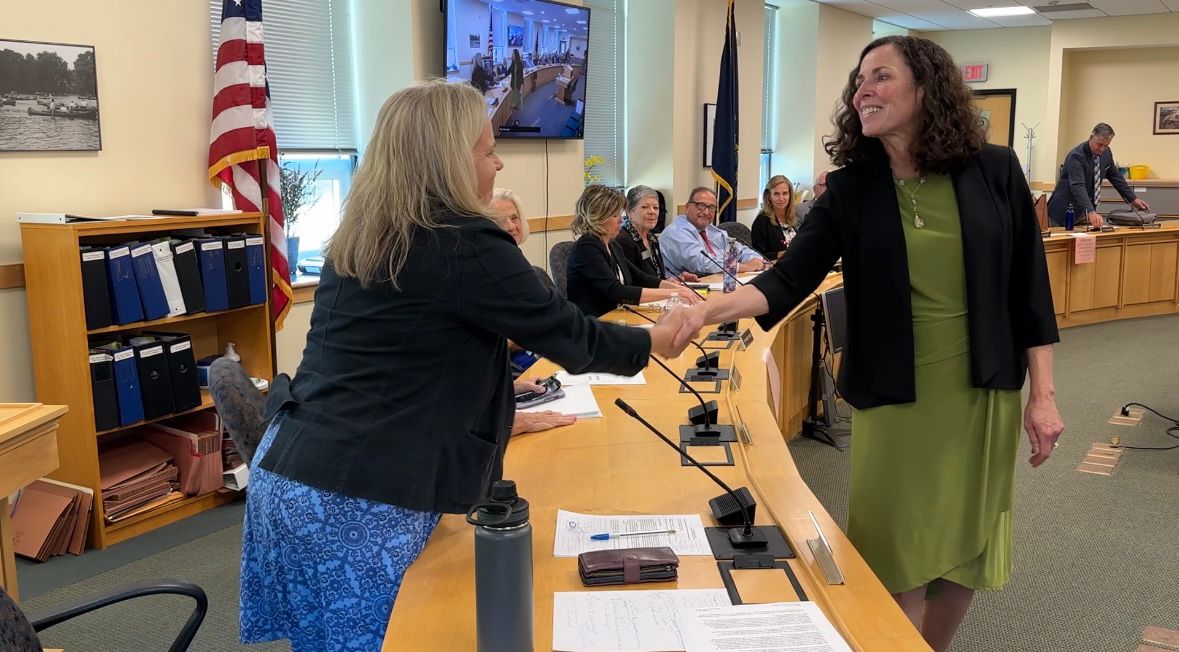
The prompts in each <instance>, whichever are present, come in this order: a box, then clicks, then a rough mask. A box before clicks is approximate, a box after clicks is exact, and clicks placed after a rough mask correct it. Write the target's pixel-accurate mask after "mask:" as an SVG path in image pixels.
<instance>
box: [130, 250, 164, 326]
mask: <svg viewBox="0 0 1179 652" xmlns="http://www.w3.org/2000/svg"><path fill="white" fill-rule="evenodd" d="M131 267H132V268H133V269H134V270H135V282H136V283H137V284H138V285H139V298H140V300H142V301H143V318H144V319H159V318H160V317H167V316H168V295H166V294H164V285H163V283H162V282H161V281H160V271H159V268H157V267H156V258H155V256H154V255H153V254H152V251H151V245H150V244H146V243H145V244H139V243H135V244H132V245H131Z"/></svg>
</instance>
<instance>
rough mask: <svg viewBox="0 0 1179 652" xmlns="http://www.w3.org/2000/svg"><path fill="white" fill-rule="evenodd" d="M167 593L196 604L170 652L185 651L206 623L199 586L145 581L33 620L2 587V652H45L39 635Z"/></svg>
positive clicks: (206, 605)
mask: <svg viewBox="0 0 1179 652" xmlns="http://www.w3.org/2000/svg"><path fill="white" fill-rule="evenodd" d="M164 594H168V595H185V596H188V597H190V598H192V599H193V600H195V601H196V606H195V607H194V608H193V610H192V615H190V616H189V617H188V620H187V621H186V622H185V623H184V627H182V628H181V629H180V633H179V634H177V635H176V640H174V641H173V642H172V646H171V647H169V648H168V651H169V652H184V650H187V649H188V646H189V645H191V644H192V639H193V638H195V637H196V633H197V630H198V629H200V627H201V623H202V622H203V621H204V620H205V612H206V611H208V609H209V599H208V597H206V596H205V592H204V591H203V590H202V589H201V587H199V586H197V585H196V584H192V583H190V582H182V581H180V580H170V579H160V580H144V581H142V582H135V583H134V584H128V585H126V586H121V587H118V588H116V589H114V590H112V591H109V592H107V593H102V594H100V595H97V596H94V597H90V598H84V599H82V600H76V601H73V602H70V603H67V604H64V605H61V606H58V607H57V608H55V609H54V610H53V611H51V612H50V613H48V614H44V615H42V616H40V617H37V618H34V619H32V620H30V619H29V618H28V617H26V616H25V614H24V612H23V611H21V609H20V607H18V606H17V604H16V603H15V602H13V601H12V598H10V597H9V596H8V594H7V593H5V592H4V589H2V588H0V649H3V650H5V652H41V650H42V648H41V640H40V639H39V638H38V637H37V632H40V631H43V630H46V629H48V628H50V627H53V626H54V625H58V624H61V623H63V622H65V621H67V620H69V619H71V618H74V617H76V616H81V615H82V614H87V613H90V612H91V611H96V610H98V609H102V608H103V607H108V606H110V605H112V604H117V603H119V602H123V601H125V600H130V599H132V598H141V597H144V596H148V595H164ZM152 625H153V626H154V625H155V623H152Z"/></svg>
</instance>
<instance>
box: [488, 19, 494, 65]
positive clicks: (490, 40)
mask: <svg viewBox="0 0 1179 652" xmlns="http://www.w3.org/2000/svg"><path fill="white" fill-rule="evenodd" d="M492 15H493V14H492V13H491V9H490V8H488V10H487V58H488V59H490V58H491V57H492V53H491V47H492V45H494V44H495V28H494V25H495V23H494V22H493V21H492V19H491V17H492Z"/></svg>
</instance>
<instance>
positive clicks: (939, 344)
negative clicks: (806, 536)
mask: <svg viewBox="0 0 1179 652" xmlns="http://www.w3.org/2000/svg"><path fill="white" fill-rule="evenodd" d="M827 151H828V153H829V154H831V156H832V160H833V162H834V163H835V164H837V165H843V166H845V167H844V168H843V169H840V170H837V171H835V172H832V173H831V174H830V175H829V176H828V179H827V182H828V189H827V192H826V193H824V194H823V195H822V196H821V197H820V198H819V199H818V200H816V201H815V205H814V208H813V209H812V210H811V212H810V214H809V215H808V216H807V219H806V221H805V222H804V223H803V226H802V228H801V229H800V231H799V234H798V237H796V238H795V239H794V241H793V242H791V244H790V247H789V248H788V249H787V250H786V254H785V255H784V256H783V257H782V259H781V260H779V261H778V262H777V263H776V264H775V265H774V267H773V269H772V271H769V272H766V273H764V274H761V275H760V276H758V278H756V279H754V280H753V281H752V282H751V283H750V284H749V285H747V286H745V287H742V288H738V290H737V291H736V292H733V293H731V294H728V295H725V296H724V297H720V298H717V299H714V300H710V301H708V302H707V303H704V304H702V305H700V306H696V307H695V308H692V309H690V310H688V311H687V312H689V313H691V314H690V315H689V317H688V318H687V319H686V320H685V323H684V325H683V327H682V328H681V331H680V334H679V335H678V336H677V340H676V341H677V343H678V342H684V341H686V340H687V338H689V337H692V336H694V335H695V334H696V333H697V331H698V330H699V329H700V328H701V327H702V326H703V325H704V324H706V323H718V322H723V321H728V320H732V319H736V318H738V317H743V316H757V318H758V323H759V324H761V326H762V327H763V328H768V327H770V326H772V325H773V324H775V323H776V322H778V321H779V320H781V319H782V318H783V317H785V316H786V314H787V313H788V312H789V311H790V310H791V309H793V308H794V307H795V306H797V305H798V304H799V303H800V302H802V301H803V300H804V299H805V298H806V297H807V296H808V295H810V293H811V292H812V291H814V289H815V288H816V287H817V286H818V285H819V283H820V282H821V281H822V280H823V278H824V277H825V276H826V274H827V272H828V271H830V269H831V267H832V265H833V264H834V263H835V261H836V259H838V258H839V257H840V256H842V257H843V281H844V288H845V291H846V297H847V329H848V334H847V348H846V350H845V351H844V355H843V363H842V368H841V369H840V378H839V387H840V391H841V392H842V394H843V396H844V398H845V399H846V400H847V401H848V403H850V404H851V405H852V406H853V407H854V408H855V411H854V414H853V419H852V425H853V434H852V448H851V475H852V478H851V494H850V498H849V517H848V537H849V538H850V539H851V540H852V542H853V543H854V544H855V546H856V548H857V550H859V551H860V553H861V555H862V556H863V557H864V559H865V560H866V561H867V562H868V564H869V565H870V566H871V567H872V569H873V571H874V572H875V573H876V574H877V576H878V577H879V578H880V579H881V581H882V582H883V584H884V586H885V587H886V588H887V589H888V590H889V591H890V592H892V593H893V596H894V598H895V599H896V600H897V602H898V604H899V605H900V606H901V608H902V609H904V611H905V613H906V614H907V615H908V616H909V618H910V619H911V620H912V622H913V624H914V625H915V626H916V627H917V628H918V629H919V630H920V631H921V633H922V635H923V636H924V637H925V639H926V641H927V642H928V643H929V644H930V646H931V647H933V649H935V650H945V649H947V648H948V647H949V645H950V641H951V640H952V638H953V636H954V633H955V632H956V631H957V628H958V625H959V624H960V623H961V621H962V619H963V618H964V617H965V615H966V612H967V610H968V608H969V606H970V603H971V600H972V598H973V595H974V591H975V590H976V589H999V588H1002V586H1003V585H1004V584H1005V583H1006V582H1007V580H1008V578H1009V577H1010V573H1011V570H1012V563H1011V553H1012V525H1011V524H1012V516H1011V503H1012V494H1013V483H1014V467H1015V459H1016V456H1017V454H1018V448H1019V430H1020V421H1021V419H1020V412H1021V409H1022V425H1023V427H1024V428H1025V429H1026V430H1027V435H1028V439H1029V441H1030V444H1031V446H1030V449H1031V456H1030V459H1029V461H1030V463H1031V465H1032V466H1039V465H1040V464H1042V463H1044V461H1045V460H1047V459H1048V457H1049V455H1051V453H1052V449H1053V448H1054V447H1055V446H1056V440H1057V438H1058V437H1059V436H1060V434H1061V431H1062V430H1063V427H1064V426H1063V424H1062V422H1061V419H1060V414H1059V412H1058V411H1057V409H1056V400H1055V390H1054V386H1053V378H1052V344H1053V343H1054V342H1056V341H1057V339H1058V337H1057V329H1056V318H1055V314H1054V311H1053V307H1052V295H1051V291H1050V289H1049V285H1048V270H1047V265H1046V263H1045V261H1044V252H1043V246H1042V243H1041V242H1040V233H1039V227H1038V226H1037V222H1036V215H1035V211H1034V209H1033V207H1032V200H1031V193H1030V191H1029V190H1028V185H1027V181H1026V180H1025V179H1024V176H1023V173H1022V172H1021V170H1020V166H1019V161H1018V160H1017V159H1016V157H1015V154H1014V153H1013V152H1012V151H1011V150H1010V149H1008V148H1005V147H996V146H993V145H987V144H985V142H984V139H983V134H982V130H981V125H980V124H979V120H978V118H977V115H976V114H975V113H974V111H973V109H972V107H971V93H970V91H969V90H968V89H967V88H966V86H965V84H964V83H963V81H962V75H961V73H960V72H959V70H958V68H957V66H956V65H955V64H954V61H953V59H952V58H951V57H950V56H949V54H947V53H946V51H945V50H944V49H942V48H941V47H940V46H938V45H937V44H935V43H933V42H931V41H928V40H925V39H921V38H917V37H912V36H899V37H898V36H890V37H885V38H882V39H878V40H876V41H873V42H872V43H871V44H869V45H868V46H867V47H866V48H865V49H864V51H863V52H862V53H861V55H860V65H859V66H858V67H857V68H856V69H855V70H853V71H852V72H851V74H850V75H849V79H848V85H847V87H846V88H845V90H844V93H843V105H842V107H841V108H840V110H839V111H838V113H837V116H836V133H835V136H834V137H833V138H831V139H830V140H829V141H828V144H827ZM1029 371H1030V376H1031V379H1030V390H1031V391H1030V399H1029V401H1028V403H1027V406H1026V407H1022V406H1021V397H1020V388H1021V387H1022V386H1023V384H1024V379H1025V377H1026V376H1027V375H1028V373H1029ZM931 584H936V585H937V589H936V590H935V591H932V592H928V593H927V589H928V588H929V586H930V585H931Z"/></svg>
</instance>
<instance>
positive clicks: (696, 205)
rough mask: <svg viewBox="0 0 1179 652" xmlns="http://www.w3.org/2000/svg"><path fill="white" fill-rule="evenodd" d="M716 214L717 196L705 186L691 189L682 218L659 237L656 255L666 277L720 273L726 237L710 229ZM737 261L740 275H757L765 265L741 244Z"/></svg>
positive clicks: (757, 254) (715, 228)
mask: <svg viewBox="0 0 1179 652" xmlns="http://www.w3.org/2000/svg"><path fill="white" fill-rule="evenodd" d="M715 215H716V195H715V194H713V192H712V191H711V190H709V189H708V188H706V187H704V186H700V187H698V188H695V189H693V190H692V194H691V195H689V199H688V206H687V207H686V208H685V209H684V215H680V216H679V217H677V218H675V221H674V222H672V223H671V224H669V225H667V228H666V229H664V230H663V233H660V234H659V252H660V253H661V254H663V266H664V268H665V270H664V273H666V274H667V276H668V277H669V278H670V277H673V276H679V275H680V274H682V273H684V272H691V273H693V274H695V275H697V276H707V275H709V274H720V273H721V268H720V265H718V264H717V263H724V259H725V240H726V239H727V238H728V235H727V234H726V233H725V232H724V231H721V230H720V229H718V228H717V227H715V226H713V224H712V218H713V217H714V216H715ZM710 258H711V259H712V260H709V259H710ZM737 260H739V261H740V262H741V264H740V267H739V270H740V271H741V272H759V271H761V270H763V269H765V268H766V266H767V263H766V260H765V259H764V258H762V257H761V254H759V253H757V252H756V251H754V250H753V249H750V248H749V247H746V246H745V245H743V244H741V243H740V242H738V243H737ZM713 261H716V262H713Z"/></svg>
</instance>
